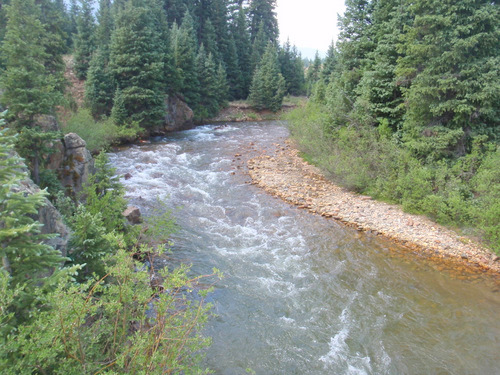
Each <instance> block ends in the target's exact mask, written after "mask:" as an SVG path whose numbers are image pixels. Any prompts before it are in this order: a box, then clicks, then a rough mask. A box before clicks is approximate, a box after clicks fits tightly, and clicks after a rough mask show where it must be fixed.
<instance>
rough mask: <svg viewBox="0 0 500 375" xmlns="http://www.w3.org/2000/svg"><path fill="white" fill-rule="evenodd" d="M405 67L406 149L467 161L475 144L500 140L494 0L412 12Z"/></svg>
mask: <svg viewBox="0 0 500 375" xmlns="http://www.w3.org/2000/svg"><path fill="white" fill-rule="evenodd" d="M410 11H411V12H412V13H413V14H414V17H415V18H414V21H413V24H412V25H411V27H409V28H407V30H408V32H407V33H406V34H405V37H404V42H403V45H402V50H403V52H404V53H405V57H404V58H401V59H399V60H398V68H397V73H398V75H399V77H398V79H399V80H400V81H401V82H403V83H404V85H405V86H406V87H405V92H404V95H405V101H406V103H407V105H408V111H407V113H406V115H405V122H404V126H403V131H404V140H405V141H406V145H407V146H408V147H409V148H410V149H411V150H413V151H414V153H415V154H416V155H418V156H419V157H422V158H434V159H439V158H442V157H450V156H455V155H463V154H464V153H466V152H467V150H468V148H469V147H470V141H471V138H472V137H473V136H475V135H479V134H484V135H487V136H488V137H490V138H491V139H495V138H496V139H498V138H499V137H498V130H499V126H498V124H499V123H500V105H499V103H500V100H499V97H500V96H499V95H500V93H499V90H498V88H499V87H500V85H499V78H498V77H499V76H500V68H499V66H500V57H499V54H498V51H499V50H500V39H499V38H498V30H499V25H500V9H499V7H498V4H495V2H491V1H488V0H480V1H476V0H460V1H453V2H451V1H445V2H440V1H436V0H425V1H424V0H422V1H419V2H417V3H415V4H412V5H411V7H410Z"/></svg>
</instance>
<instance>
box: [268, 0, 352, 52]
mask: <svg viewBox="0 0 500 375" xmlns="http://www.w3.org/2000/svg"><path fill="white" fill-rule="evenodd" d="M277 3H278V6H277V8H276V11H277V13H278V22H279V28H280V40H281V42H282V43H283V42H285V41H286V39H287V38H288V37H289V38H290V42H291V43H292V45H293V44H295V45H296V46H297V47H298V48H299V50H300V51H301V52H302V56H303V57H309V58H312V57H314V52H315V51H316V50H319V51H320V54H321V55H324V53H325V52H326V51H327V50H328V46H329V45H330V43H331V42H332V39H334V40H337V35H338V30H337V13H339V14H343V13H344V0H278V1H277Z"/></svg>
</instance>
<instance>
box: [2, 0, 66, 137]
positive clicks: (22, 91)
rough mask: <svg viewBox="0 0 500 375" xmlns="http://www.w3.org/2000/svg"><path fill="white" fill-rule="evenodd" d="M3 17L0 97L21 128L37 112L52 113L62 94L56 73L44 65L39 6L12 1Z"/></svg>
mask: <svg viewBox="0 0 500 375" xmlns="http://www.w3.org/2000/svg"><path fill="white" fill-rule="evenodd" d="M7 16H8V22H7V27H6V35H5V39H4V42H3V44H2V55H3V56H4V62H5V71H4V73H3V74H2V76H1V77H0V80H1V87H2V88H3V89H4V93H3V95H2V97H1V100H2V105H3V106H5V107H7V108H8V109H9V113H8V116H9V119H11V120H13V121H14V122H15V126H16V127H17V129H21V128H22V127H23V126H32V124H33V120H34V118H35V117H36V116H37V115H39V114H51V113H53V111H54V107H55V106H56V104H58V103H59V102H60V100H61V97H62V95H61V92H60V91H59V85H60V80H59V76H58V75H55V74H54V73H53V72H51V71H48V69H47V67H46V62H47V61H48V60H49V59H50V55H49V54H48V53H47V51H46V50H45V48H44V47H45V46H44V45H43V44H41V43H40V36H46V30H45V28H44V26H43V24H42V22H41V21H40V17H41V10H40V7H39V6H37V5H36V4H35V2H34V0H12V2H11V5H10V6H8V7H7ZM46 37H47V36H46Z"/></svg>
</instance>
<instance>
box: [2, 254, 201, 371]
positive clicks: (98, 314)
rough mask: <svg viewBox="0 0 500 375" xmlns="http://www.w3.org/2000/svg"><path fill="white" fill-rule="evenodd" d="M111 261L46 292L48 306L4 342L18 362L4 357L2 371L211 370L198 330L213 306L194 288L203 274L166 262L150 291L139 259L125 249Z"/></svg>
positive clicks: (7, 296) (8, 296) (62, 282)
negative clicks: (97, 275) (100, 272)
mask: <svg viewBox="0 0 500 375" xmlns="http://www.w3.org/2000/svg"><path fill="white" fill-rule="evenodd" d="M105 263H106V270H105V272H106V276H105V277H103V278H101V279H93V280H89V281H88V282H86V283H83V284H74V283H71V282H70V280H63V281H61V283H60V284H59V286H58V288H57V289H56V290H55V291H54V292H53V293H51V294H50V295H49V296H48V298H47V305H48V306H50V310H48V311H46V312H40V313H37V314H35V315H34V317H33V319H32V320H31V321H30V322H29V323H27V324H25V325H22V326H20V327H19V331H18V333H17V334H16V336H15V340H10V341H9V342H8V343H7V345H6V346H3V347H2V349H1V351H2V352H5V351H7V350H9V349H11V350H12V349H13V347H14V348H15V351H17V352H18V353H19V357H18V358H17V360H16V361H15V362H11V363H1V364H2V365H3V366H2V372H3V373H5V374H17V373H26V371H29V372H30V373H31V372H41V373H51V374H95V373H107V374H118V373H119V374H124V373H133V374H138V373H148V374H164V373H165V370H166V369H168V371H170V372H172V373H183V374H201V373H208V371H207V370H203V369H202V368H201V367H200V359H201V356H200V354H199V351H200V349H202V348H204V347H206V346H207V345H209V343H210V340H209V339H207V338H205V337H203V336H202V335H201V333H200V332H201V329H202V328H203V326H204V323H205V322H206V320H207V318H208V317H209V315H208V311H209V309H210V305H207V304H204V302H203V295H205V294H204V293H198V292H196V290H197V283H198V282H199V280H200V278H194V279H190V278H189V277H188V276H187V272H188V269H187V268H186V267H181V268H178V269H176V270H174V271H172V272H169V271H168V270H166V269H165V270H163V271H160V272H158V273H157V274H156V275H155V277H157V278H159V279H161V280H162V281H161V284H162V285H161V289H159V290H158V292H157V293H153V294H152V290H151V288H150V279H151V277H152V275H150V274H149V273H148V272H145V271H137V269H140V268H141V265H140V264H137V263H135V262H134V261H133V260H132V259H131V257H130V256H129V254H127V253H126V252H125V251H123V250H120V251H119V252H118V253H117V254H116V255H115V256H112V257H108V258H107V259H106V262H105ZM0 281H2V279H1V278H0ZM2 283H3V281H2V282H0V287H1V286H2ZM4 290H5V289H4ZM1 291H2V289H0V292H1ZM5 292H7V291H5ZM200 294H201V295H200ZM1 295H2V299H3V300H5V299H10V298H12V293H8V292H7V293H2V294H1ZM13 338H14V337H13Z"/></svg>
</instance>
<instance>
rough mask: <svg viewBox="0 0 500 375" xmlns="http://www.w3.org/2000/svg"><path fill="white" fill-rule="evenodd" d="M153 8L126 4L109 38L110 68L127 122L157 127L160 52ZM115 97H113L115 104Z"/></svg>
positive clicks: (161, 111)
mask: <svg viewBox="0 0 500 375" xmlns="http://www.w3.org/2000/svg"><path fill="white" fill-rule="evenodd" d="M155 21H156V17H155V14H154V12H153V8H152V7H151V6H150V5H148V4H146V3H144V4H142V5H139V6H136V5H134V3H133V2H131V3H127V5H126V6H125V8H124V9H123V10H121V11H119V12H118V17H117V19H116V25H115V29H114V31H113V35H112V38H111V51H110V68H111V70H112V72H113V75H114V79H115V82H116V84H117V87H118V88H119V89H120V92H121V98H120V100H122V101H123V108H122V109H124V110H125V112H126V115H127V118H128V119H129V120H130V121H137V122H138V123H139V125H141V126H142V127H151V126H156V125H159V124H160V123H161V122H162V121H163V118H164V115H165V104H164V99H165V93H164V79H163V68H164V65H163V64H164V58H165V56H164V53H163V49H162V42H161V40H160V37H159V36H160V35H159V34H158V32H157V31H158V29H157V27H156V26H157V25H156V22H155ZM117 99H118V98H115V103H116V101H117Z"/></svg>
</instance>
